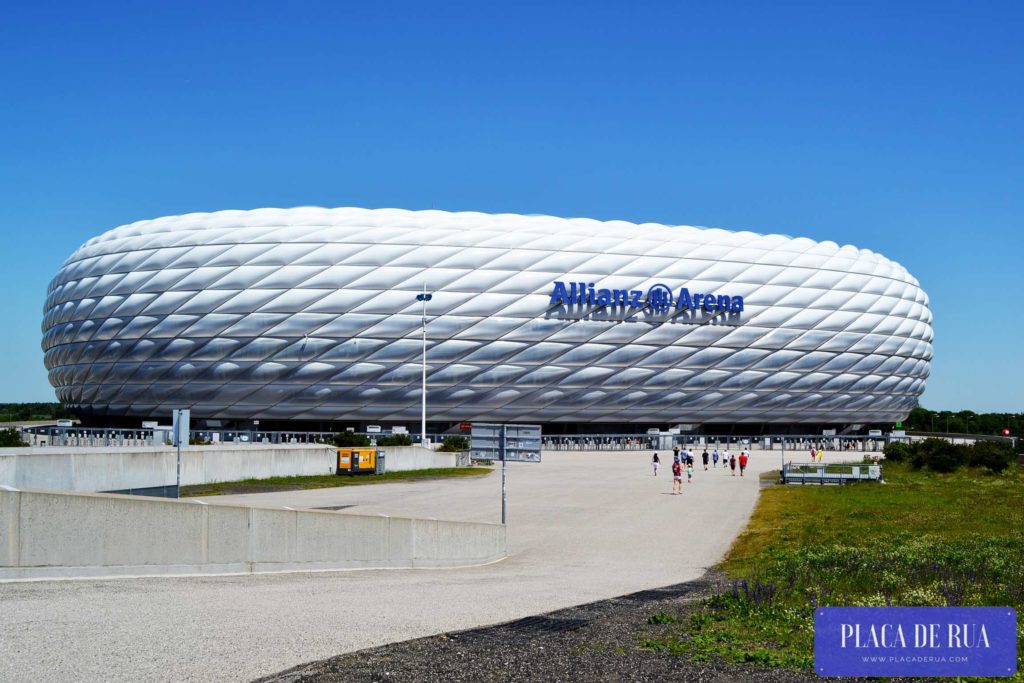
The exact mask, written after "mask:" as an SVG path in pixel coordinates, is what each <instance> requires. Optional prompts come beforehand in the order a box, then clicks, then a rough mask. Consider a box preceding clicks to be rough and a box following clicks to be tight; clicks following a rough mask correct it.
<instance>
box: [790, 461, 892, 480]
mask: <svg viewBox="0 0 1024 683" xmlns="http://www.w3.org/2000/svg"><path fill="white" fill-rule="evenodd" d="M881 480H882V466H881V465H880V464H877V463H828V464H826V463H820V462H819V463H805V462H799V463H794V462H787V463H785V464H784V465H783V466H782V483H784V484H819V485H824V484H851V483H855V482H859V481H881Z"/></svg>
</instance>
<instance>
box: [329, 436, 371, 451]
mask: <svg viewBox="0 0 1024 683" xmlns="http://www.w3.org/2000/svg"><path fill="white" fill-rule="evenodd" d="M334 445H335V446H337V447H338V448H359V447H360V446H369V445H370V438H369V437H368V436H366V435H365V434H356V433H355V432H339V433H337V434H335V435H334Z"/></svg>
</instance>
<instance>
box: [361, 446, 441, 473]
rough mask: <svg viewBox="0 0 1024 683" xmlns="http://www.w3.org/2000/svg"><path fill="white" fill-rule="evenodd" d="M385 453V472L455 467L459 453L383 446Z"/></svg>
mask: <svg viewBox="0 0 1024 683" xmlns="http://www.w3.org/2000/svg"><path fill="white" fill-rule="evenodd" d="M380 449H381V450H382V451H384V471H386V472H407V471H409V470H424V469H427V468H429V467H455V466H457V465H458V460H459V454H458V453H441V452H439V451H434V450H431V449H429V448H424V447H423V446H381V447H380Z"/></svg>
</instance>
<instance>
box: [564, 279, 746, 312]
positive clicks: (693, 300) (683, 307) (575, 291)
mask: <svg viewBox="0 0 1024 683" xmlns="http://www.w3.org/2000/svg"><path fill="white" fill-rule="evenodd" d="M551 305H552V306H598V307H612V308H614V307H621V308H633V309H644V308H650V309H651V310H653V311H657V312H662V313H664V312H667V311H671V310H672V309H673V308H674V309H676V310H679V311H707V312H712V313H714V312H720V313H741V312H742V311H743V297H742V296H729V295H727V294H699V293H694V294H690V290H689V289H688V288H686V287H681V288H680V289H679V296H678V298H675V299H673V294H672V290H671V288H669V286H668V285H664V284H660V283H659V284H655V285H653V286H651V288H650V289H648V290H647V293H646V294H645V293H644V291H643V290H640V289H605V288H602V287H596V286H595V285H594V283H593V282H590V283H587V282H570V283H569V284H568V285H566V283H564V282H556V283H555V285H554V289H553V290H552V292H551Z"/></svg>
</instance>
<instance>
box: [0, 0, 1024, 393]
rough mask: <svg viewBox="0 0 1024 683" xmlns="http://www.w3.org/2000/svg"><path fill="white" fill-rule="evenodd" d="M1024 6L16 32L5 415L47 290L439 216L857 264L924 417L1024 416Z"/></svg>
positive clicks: (227, 7) (90, 13)
mask: <svg viewBox="0 0 1024 683" xmlns="http://www.w3.org/2000/svg"><path fill="white" fill-rule="evenodd" d="M1021 35H1024V3H1020V2H1006V3H998V2H991V3H968V2H962V3H943V2H927V3H925V2H920V3H915V2H903V3H888V2H884V3H883V2H879V3H867V2H865V3H844V4H840V3H820V2H805V3H760V2H749V3H735V2H733V3H724V2H715V3H712V2H708V3H702V4H697V3H683V2H667V3H626V2H623V3H611V2H605V3H602V2H592V3H572V4H556V3H549V2H523V3H479V2H464V3H421V2H410V3H391V2H376V3H351V4H350V3H344V2H323V3H317V2H306V3H281V2H275V3H258V2H245V3H241V2H240V3H237V4H226V3H217V2H206V3H194V4H193V3H162V4H161V3H149V2H138V3H114V2H106V3H102V4H101V3H70V2H69V3H66V4H48V3H45V2H31V3H29V2H16V3H13V4H12V3H7V4H6V5H5V11H4V18H3V21H0V64H3V67H2V70H0V88H2V90H0V194H2V197H0V199H2V201H0V230H2V234H3V236H4V242H5V245H6V248H5V253H4V262H5V265H4V268H3V269H2V270H0V285H2V287H3V291H4V293H5V295H4V298H3V301H4V308H3V310H4V313H5V315H4V319H5V323H6V325H5V333H4V334H3V335H0V355H2V357H3V359H4V363H3V370H2V384H0V401H30V400H37V401H42V400H54V399H53V392H52V390H51V389H50V386H49V384H48V382H47V380H46V372H45V369H44V368H43V363H42V352H41V350H40V347H39V342H40V336H41V333H40V330H39V325H40V322H41V317H42V304H43V300H44V298H45V293H46V286H47V283H48V281H49V279H50V278H51V277H52V276H53V274H54V273H55V272H56V270H57V269H58V268H59V266H60V264H61V263H62V262H63V260H64V259H65V258H66V257H67V256H68V255H70V254H71V252H72V251H74V249H75V248H77V247H78V245H80V244H81V243H82V242H84V241H85V240H87V239H89V238H90V237H92V236H95V235H97V234H99V233H100V232H102V231H104V230H106V229H108V228H111V227H114V226H117V225H121V224H123V223H127V222H131V221H134V220H138V219H144V218H154V217H157V216H161V215H167V214H176V213H187V212H192V211H210V210H217V209H227V208H256V207H261V206H300V205H321V206H364V207H401V208H409V209H423V208H438V209H448V210H479V211H488V212H504V211H508V212H518V213H545V214H553V215H558V216H587V217H593V218H601V219H613V218H621V219H627V220H635V221H648V220H650V221H660V222H666V223H683V224H690V225H707V226H715V227H723V228H731V229H749V230H754V231H757V232H781V233H785V234H789V235H794V236H806V237H811V238H814V239H822V240H825V239H827V240H833V241H836V242H839V243H841V244H843V243H852V244H855V245H857V246H859V247H864V248H868V249H872V250H875V251H879V252H881V253H883V254H885V255H886V256H888V257H890V258H892V259H894V260H896V261H899V262H901V263H902V264H904V265H905V266H906V267H907V268H908V269H909V270H910V271H911V273H913V274H914V275H915V276H916V277H917V278H918V280H920V282H921V284H922V286H923V287H924V288H925V290H926V291H927V292H928V294H929V296H930V297H931V302H932V310H933V314H934V317H935V322H934V325H935V335H936V341H935V358H934V362H933V365H932V376H931V378H930V379H929V382H928V388H927V390H926V392H925V394H924V397H923V399H922V403H923V405H925V406H926V407H930V408H936V409H961V408H969V409H974V410H979V411H1014V412H1017V411H1022V410H1024V398H1022V397H1024V392H1022V391H1021V387H1022V386H1024V361H1022V360H1021V353H1020V348H1021V346H1022V339H1024V323H1022V320H1021V304H1020V300H1021V293H1022V291H1021V290H1022V285H1021V273H1020V266H1021V263H1022V262H1024V225H1022V223H1024V221H1022V216H1024V76H1022V74H1024V40H1021Z"/></svg>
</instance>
